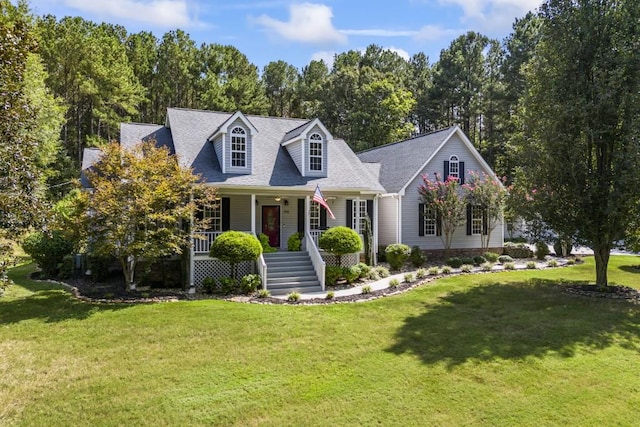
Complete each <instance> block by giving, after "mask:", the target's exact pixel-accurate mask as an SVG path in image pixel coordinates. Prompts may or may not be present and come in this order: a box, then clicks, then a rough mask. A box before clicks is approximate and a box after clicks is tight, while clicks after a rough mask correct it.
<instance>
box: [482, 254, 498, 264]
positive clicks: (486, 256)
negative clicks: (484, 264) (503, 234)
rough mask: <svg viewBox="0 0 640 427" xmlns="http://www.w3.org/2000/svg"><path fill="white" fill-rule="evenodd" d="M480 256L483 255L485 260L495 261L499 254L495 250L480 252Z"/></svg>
mask: <svg viewBox="0 0 640 427" xmlns="http://www.w3.org/2000/svg"><path fill="white" fill-rule="evenodd" d="M482 256H483V257H485V258H486V260H487V261H489V262H496V261H498V257H499V255H498V254H497V253H495V252H485V253H483V254H482Z"/></svg>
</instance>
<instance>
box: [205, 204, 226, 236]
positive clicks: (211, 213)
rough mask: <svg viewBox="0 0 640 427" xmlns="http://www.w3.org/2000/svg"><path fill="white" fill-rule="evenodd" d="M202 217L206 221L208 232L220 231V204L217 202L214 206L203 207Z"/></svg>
mask: <svg viewBox="0 0 640 427" xmlns="http://www.w3.org/2000/svg"><path fill="white" fill-rule="evenodd" d="M202 215H203V216H204V218H205V219H208V222H209V224H208V227H207V228H208V229H209V231H222V203H220V202H218V203H216V204H215V205H214V206H212V207H211V206H205V207H204V208H203V209H202Z"/></svg>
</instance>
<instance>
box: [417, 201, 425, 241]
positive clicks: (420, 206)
mask: <svg viewBox="0 0 640 427" xmlns="http://www.w3.org/2000/svg"><path fill="white" fill-rule="evenodd" d="M418 236H424V203H419V204H418Z"/></svg>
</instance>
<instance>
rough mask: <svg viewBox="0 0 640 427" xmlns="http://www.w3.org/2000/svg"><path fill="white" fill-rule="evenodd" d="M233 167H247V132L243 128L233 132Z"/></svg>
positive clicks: (236, 128)
mask: <svg viewBox="0 0 640 427" xmlns="http://www.w3.org/2000/svg"><path fill="white" fill-rule="evenodd" d="M231 166H236V167H241V168H243V167H246V166H247V132H246V131H245V130H244V129H242V128H241V127H235V128H233V130H231Z"/></svg>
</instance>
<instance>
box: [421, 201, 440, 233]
mask: <svg viewBox="0 0 640 427" xmlns="http://www.w3.org/2000/svg"><path fill="white" fill-rule="evenodd" d="M436 229H437V226H436V211H435V209H432V208H429V207H427V206H425V208H424V235H425V236H435V235H436Z"/></svg>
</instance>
